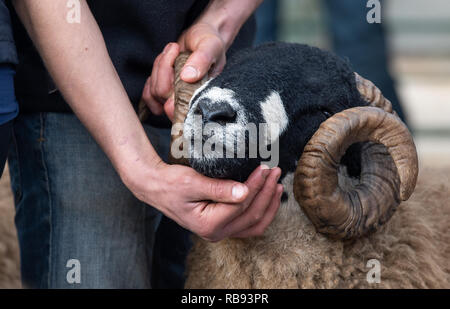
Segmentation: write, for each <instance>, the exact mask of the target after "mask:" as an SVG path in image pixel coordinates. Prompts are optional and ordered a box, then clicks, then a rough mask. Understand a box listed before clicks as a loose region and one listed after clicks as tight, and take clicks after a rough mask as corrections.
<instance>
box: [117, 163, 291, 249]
mask: <svg viewBox="0 0 450 309" xmlns="http://www.w3.org/2000/svg"><path fill="white" fill-rule="evenodd" d="M139 174H141V175H139ZM280 175H281V170H280V169H279V168H274V169H268V168H267V167H264V166H260V167H258V168H257V169H256V170H255V171H254V172H253V173H252V174H251V175H250V177H249V178H248V180H247V181H246V182H245V184H242V183H239V182H236V181H232V180H219V179H212V178H208V177H205V176H203V175H201V174H199V173H197V172H196V171H195V170H193V169H192V168H188V167H185V166H181V165H167V164H165V163H162V162H161V163H159V164H158V167H157V168H156V169H152V170H151V171H149V172H148V173H139V172H136V171H135V172H134V173H133V176H132V178H133V179H131V178H130V179H128V181H125V183H127V186H128V187H129V188H130V189H131V190H132V191H133V193H134V194H135V196H137V197H138V198H139V199H141V200H142V201H144V202H145V203H147V204H150V205H152V206H154V207H156V208H157V209H159V210H160V211H162V212H163V213H164V214H165V215H167V216H168V217H170V218H172V219H173V220H175V221H176V222H177V223H178V224H180V225H181V226H183V227H185V228H187V229H189V230H191V231H192V232H194V233H195V234H197V235H199V236H200V237H202V238H203V239H206V240H209V241H219V240H222V239H224V238H226V237H251V236H260V235H262V234H263V232H264V230H265V229H266V228H267V226H269V224H270V223H271V222H272V220H273V218H274V217H275V214H276V212H277V210H278V208H279V206H280V198H281V194H282V193H283V186H282V185H281V184H277V181H278V179H279V177H280ZM211 201H215V202H211Z"/></svg>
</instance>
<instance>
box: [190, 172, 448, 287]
mask: <svg viewBox="0 0 450 309" xmlns="http://www.w3.org/2000/svg"><path fill="white" fill-rule="evenodd" d="M449 175H450V173H449V171H439V170H437V169H433V170H424V171H422V172H421V173H420V174H419V181H418V184H417V187H416V190H415V192H414V194H413V195H412V197H411V198H410V199H409V201H407V202H404V203H402V204H401V205H400V206H399V208H398V209H397V211H396V213H395V214H394V216H393V217H392V219H391V220H390V221H389V222H388V223H386V225H385V226H383V227H382V228H381V229H380V230H378V231H377V232H375V233H373V234H371V235H369V236H367V237H363V238H360V239H357V240H353V241H345V242H344V241H340V240H331V239H329V238H327V237H325V236H324V235H322V234H319V233H317V232H316V230H315V228H314V226H313V225H312V224H311V223H310V221H309V219H308V218H307V217H306V216H305V214H304V213H303V211H302V210H301V208H300V207H299V205H298V204H297V202H296V201H295V199H294V197H293V193H292V181H293V177H292V175H288V176H286V178H285V179H284V181H283V184H284V186H285V188H286V189H287V192H288V195H289V198H288V200H287V201H286V202H284V203H282V205H281V207H280V210H279V212H278V214H277V216H276V218H275V220H274V222H273V223H272V224H271V225H270V226H269V228H268V229H267V230H266V232H265V234H264V236H263V237H258V238H252V239H227V240H223V241H220V242H217V243H210V242H207V241H204V240H201V239H199V238H196V239H195V245H194V248H193V249H192V251H191V253H190V255H189V257H188V279H187V282H186V287H187V288H450V183H449V181H450V179H449ZM373 258H375V259H378V260H379V262H380V264H381V282H380V283H379V284H378V283H372V284H370V283H368V282H367V279H366V275H367V272H368V271H369V270H370V268H367V267H366V263H367V261H368V260H370V259H373Z"/></svg>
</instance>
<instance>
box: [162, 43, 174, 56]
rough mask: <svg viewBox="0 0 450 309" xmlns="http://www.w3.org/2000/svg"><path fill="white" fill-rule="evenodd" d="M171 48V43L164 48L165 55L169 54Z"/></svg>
mask: <svg viewBox="0 0 450 309" xmlns="http://www.w3.org/2000/svg"><path fill="white" fill-rule="evenodd" d="M170 47H172V43H169V44H167V45H166V47H164V50H163V54H165V53H167V52H168V51H169V50H170Z"/></svg>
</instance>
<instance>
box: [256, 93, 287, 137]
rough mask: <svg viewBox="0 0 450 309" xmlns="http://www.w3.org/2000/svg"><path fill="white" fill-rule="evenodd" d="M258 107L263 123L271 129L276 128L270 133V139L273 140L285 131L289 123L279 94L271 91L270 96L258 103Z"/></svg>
mask: <svg viewBox="0 0 450 309" xmlns="http://www.w3.org/2000/svg"><path fill="white" fill-rule="evenodd" d="M260 106H261V112H262V115H263V117H264V121H265V122H266V123H267V124H268V125H270V126H271V128H272V127H273V128H276V131H271V138H272V140H274V139H276V138H278V137H279V136H280V135H281V134H282V133H283V132H284V130H286V128H287V126H288V123H289V118H288V116H287V114H286V109H285V108H284V105H283V101H282V100H281V97H280V94H279V93H278V92H276V91H272V92H271V93H270V95H269V96H267V98H266V99H265V100H264V101H263V102H261V103H260ZM272 134H273V135H272Z"/></svg>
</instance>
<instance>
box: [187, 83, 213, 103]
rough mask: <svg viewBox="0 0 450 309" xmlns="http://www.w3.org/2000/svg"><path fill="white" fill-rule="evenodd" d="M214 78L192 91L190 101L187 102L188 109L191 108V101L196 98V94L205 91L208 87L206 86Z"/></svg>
mask: <svg viewBox="0 0 450 309" xmlns="http://www.w3.org/2000/svg"><path fill="white" fill-rule="evenodd" d="M213 79H214V78H211V79H208V80H207V81H206V82H205V83H204V84H203V85H201V86H200V87H198V89H197V90H195V91H194V94H193V95H192V98H191V101H189V107H191V106H192V101H193V100H192V99H194V98H195V97H196V95H197V94H198V93H200V92H201V91H202V90H203V89H205V88H206V87H208V84H209V83H210V82H211V81H212V80H213Z"/></svg>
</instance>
